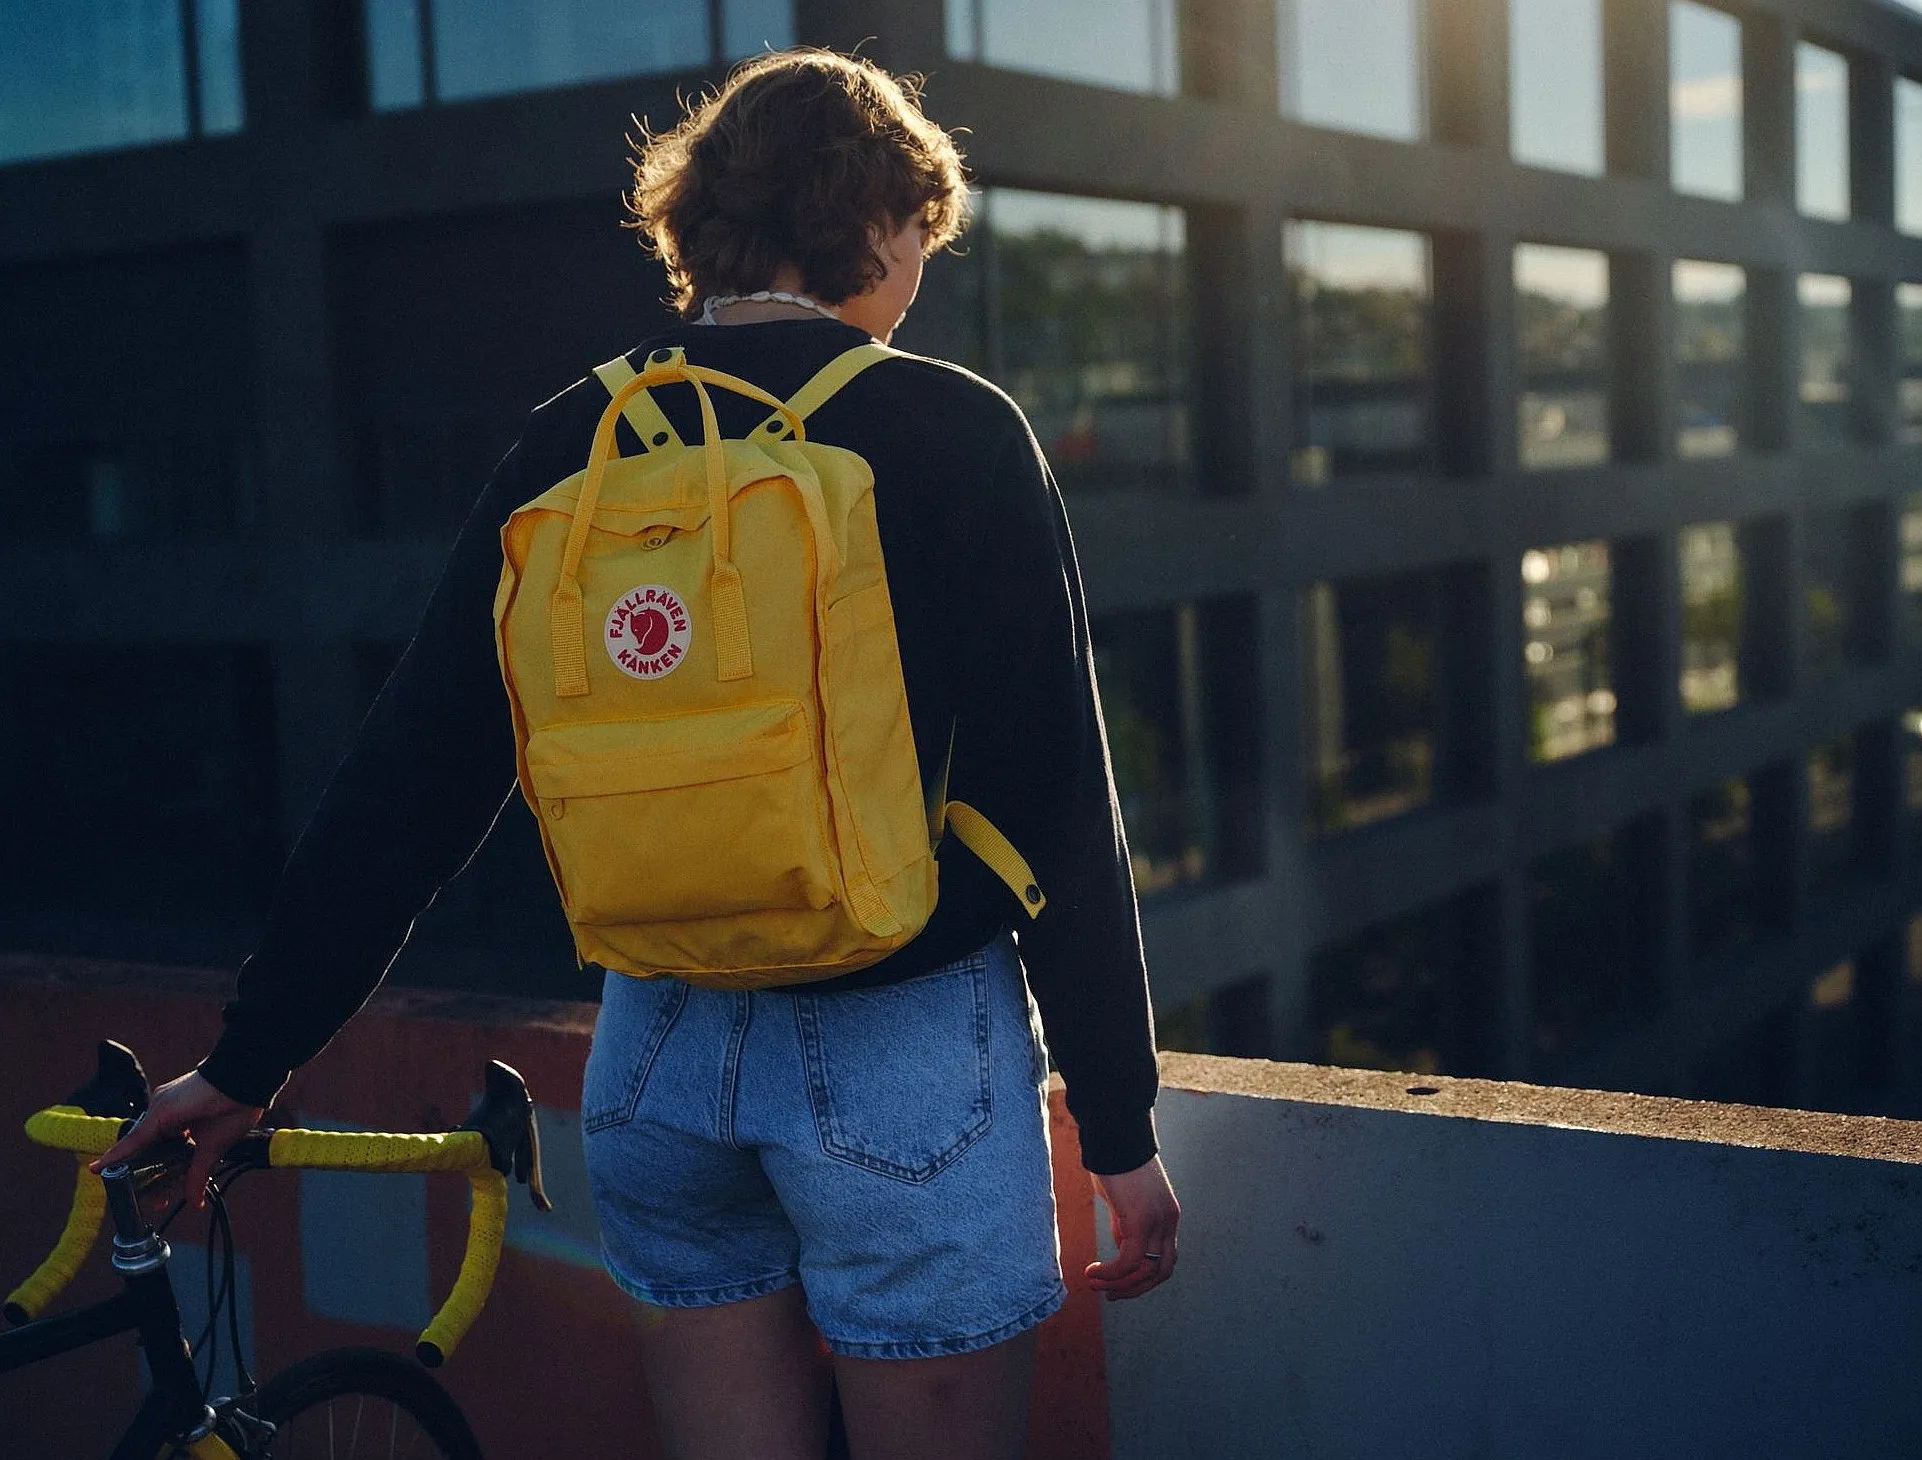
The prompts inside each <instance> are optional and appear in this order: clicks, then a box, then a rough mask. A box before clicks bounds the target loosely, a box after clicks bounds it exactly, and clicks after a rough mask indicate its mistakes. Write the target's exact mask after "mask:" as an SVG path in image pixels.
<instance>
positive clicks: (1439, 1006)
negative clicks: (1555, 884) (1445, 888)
mask: <svg viewBox="0 0 1922 1460" xmlns="http://www.w3.org/2000/svg"><path fill="white" fill-rule="evenodd" d="M1473 919H1474V897H1473V896H1472V895H1469V896H1464V897H1458V898H1454V899H1452V900H1450V901H1448V902H1443V903H1437V904H1435V905H1434V906H1432V907H1426V908H1423V909H1421V910H1420V911H1417V912H1413V913H1410V914H1408V915H1407V916H1406V917H1401V918H1396V919H1395V920H1394V921H1392V922H1387V923H1381V924H1378V925H1377V926H1375V927H1372V928H1369V929H1367V930H1366V931H1365V932H1362V933H1359V934H1357V935H1356V936H1355V937H1353V938H1350V939H1348V940H1347V941H1346V942H1343V943H1337V944H1334V945H1332V946H1330V947H1327V948H1323V949H1321V950H1320V951H1319V952H1317V953H1316V954H1315V955H1314V957H1313V958H1312V959H1311V960H1310V961H1309V965H1308V988H1309V993H1308V998H1309V1019H1310V1021H1311V1024H1312V1034H1313V1037H1314V1040H1315V1050H1314V1054H1313V1056H1312V1057H1313V1058H1314V1060H1315V1061H1316V1062H1317V1063H1321V1064H1331V1065H1347V1066H1350V1067H1357V1068H1362V1069H1374V1070H1406V1071H1408V1072H1409V1073H1410V1074H1420V1075H1437V1074H1443V1073H1448V1074H1462V1073H1464V1072H1466V1071H1468V1070H1470V1069H1472V1068H1474V1067H1475V1065H1476V1063H1477V1061H1478V1057H1479V1052H1478V1050H1477V1048H1476V1040H1477V1023H1478V1021H1477V1020H1476V1018H1475V1009H1474V990H1473V987H1472V983H1471V980H1472V979H1473V976H1474V970H1475V966H1476V963H1477V960H1476V959H1475V957H1474V956H1473V943H1472V939H1473V937H1474V929H1473Z"/></svg>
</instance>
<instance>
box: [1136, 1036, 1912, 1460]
mask: <svg viewBox="0 0 1922 1460" xmlns="http://www.w3.org/2000/svg"><path fill="white" fill-rule="evenodd" d="M1163 1076H1164V1082H1165V1088H1164V1093H1163V1095H1162V1099H1161V1104H1160V1108H1159V1109H1160V1128H1161V1134H1162V1139H1163V1143H1164V1146H1165V1148H1166V1153H1167V1162H1168V1166H1169V1168H1170V1170H1171V1172H1172V1174H1173V1176H1174V1180H1175V1183H1176V1189H1177V1190H1178V1192H1179V1193H1180V1196H1181V1198H1182V1202H1183V1207H1184V1220H1183V1236H1182V1244H1181V1250H1182V1256H1181V1266H1180V1270H1179V1273H1178V1276H1177V1278H1176V1280H1175V1281H1174V1282H1173V1283H1171V1284H1170V1285H1169V1286H1168V1287H1166V1288H1164V1289H1162V1290H1161V1291H1160V1292H1159V1293H1157V1294H1155V1295H1153V1296H1152V1297H1151V1298H1149V1299H1147V1300H1145V1301H1143V1302H1141V1303H1139V1304H1117V1305H1113V1306H1111V1307H1109V1308H1107V1309H1106V1310H1105V1312H1104V1323H1105V1328H1106V1338H1107V1349H1108V1374H1109V1384H1110V1402H1111V1414H1112V1420H1113V1425H1114V1455H1115V1457H1116V1460H1150V1457H1152V1460H1179V1457H1183V1456H1205V1457H1208V1460H1220V1457H1225V1456H1244V1455H1286V1456H1289V1457H1295V1460H1338V1457H1340V1460H1345V1457H1354V1460H1381V1457H1385V1456H1394V1455H1412V1454H1417V1453H1419V1454H1421V1455H1423V1456H1425V1457H1431V1460H1452V1457H1462V1460H1468V1457H1475V1460H1510V1457H1512V1460H1547V1457H1553V1460H1583V1457H1591V1456H1592V1457H1595V1460H1623V1457H1628V1456H1634V1457H1638V1460H1662V1457H1677V1460H1682V1457H1687V1460H1714V1457H1720V1456H1730V1457H1737V1456H1739V1457H1754V1456H1764V1455H1765V1456H1769V1457H1771V1460H1791V1457H1809V1460H1815V1457H1824V1460H1828V1457H1835V1456H1844V1455H1846V1456H1850V1457H1853V1460H1872V1457H1881V1456H1888V1457H1896V1456H1902V1457H1912V1456H1914V1455H1916V1454H1918V1453H1922V1383H1918V1380H1917V1376H1918V1374H1922V1169H1918V1165H1917V1163H1918V1162H1922V1125H1917V1124H1913V1123H1908V1122H1899V1121H1889V1120H1875V1119H1867V1118H1854V1117H1843V1116H1819V1115H1808V1114H1804V1113H1801V1112H1784V1111H1762V1110H1753V1109H1750V1108H1747V1107H1737V1106H1708V1105H1699V1104H1693V1103H1690V1102H1683V1101H1674V1100H1657V1099H1650V1098H1645V1097H1637V1096H1618V1095H1599V1094H1596V1093H1593V1092H1586V1091H1571V1090H1548V1089H1542V1088H1539V1087H1533V1086H1523V1085H1499V1084H1493V1083H1486V1082H1481V1081H1468V1080H1441V1079H1434V1078H1428V1077H1422V1078H1421V1079H1420V1081H1419V1084H1418V1085H1417V1088H1428V1089H1432V1090H1434V1091H1435V1093H1434V1094H1431V1095H1410V1094H1408V1093H1407V1091H1408V1088H1409V1086H1410V1084H1411V1082H1414V1081H1415V1080H1416V1078H1417V1077H1412V1076H1403V1075H1377V1074H1374V1073H1370V1072H1360V1071H1336V1070H1327V1069H1313V1068H1310V1067H1307V1066H1288V1065H1268V1064H1260V1063H1255V1062H1249V1061H1228V1060H1217V1059H1206V1058H1202V1057H1196V1056H1168V1057H1164V1070H1163ZM1571 1127H1572V1128H1571Z"/></svg>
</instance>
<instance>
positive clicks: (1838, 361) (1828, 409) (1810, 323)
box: [1796, 274, 1855, 447]
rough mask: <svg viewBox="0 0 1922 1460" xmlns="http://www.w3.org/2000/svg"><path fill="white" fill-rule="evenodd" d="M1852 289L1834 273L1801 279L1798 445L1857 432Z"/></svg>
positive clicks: (1835, 440)
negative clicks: (1853, 407) (1852, 401)
mask: <svg viewBox="0 0 1922 1460" xmlns="http://www.w3.org/2000/svg"><path fill="white" fill-rule="evenodd" d="M1852 292H1853V291H1852V290H1851V289H1850V287H1849V281H1848V280H1847V279H1844V278H1841V277H1839V276H1838V275H1835V274H1803V275H1801V276H1799V277H1798V278H1797V280H1796V293H1797V295H1798V297H1799V299H1800V301H1801V319H1802V379H1801V386H1800V390H1799V392H1798V402H1797V409H1796V444H1797V445H1798V446H1818V447H1819V446H1835V445H1839V444H1840V443H1842V442H1845V441H1847V440H1848V439H1849V438H1850V437H1851V436H1852V435H1854V434H1855V433H1854V427H1853V422H1852V420H1851V416H1850V406H1849V397H1850V393H1851V392H1850V380H1851V376H1852V374H1853V370H1854V361H1853V358H1852V357H1853V341H1852V340H1851V339H1850V337H1849V298H1850V295H1851V293H1852Z"/></svg>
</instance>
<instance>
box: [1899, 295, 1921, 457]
mask: <svg viewBox="0 0 1922 1460" xmlns="http://www.w3.org/2000/svg"><path fill="white" fill-rule="evenodd" d="M1895 313H1896V333H1897V337H1898V338H1897V341H1896V349H1897V355H1896V376H1897V380H1896V386H1897V393H1898V400H1897V403H1896V416H1897V419H1896V423H1895V439H1896V440H1897V441H1900V442H1901V443H1902V444H1903V445H1905V446H1915V445H1918V444H1922V284H1912V283H1907V282H1904V283H1899V284H1897V285H1896V286H1895Z"/></svg>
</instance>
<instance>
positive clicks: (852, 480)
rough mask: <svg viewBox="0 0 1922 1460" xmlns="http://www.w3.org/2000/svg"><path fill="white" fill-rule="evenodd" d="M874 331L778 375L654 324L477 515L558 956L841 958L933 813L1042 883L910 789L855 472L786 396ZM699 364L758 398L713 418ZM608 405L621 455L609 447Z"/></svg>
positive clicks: (669, 962) (816, 398) (868, 487)
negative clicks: (648, 339)
mask: <svg viewBox="0 0 1922 1460" xmlns="http://www.w3.org/2000/svg"><path fill="white" fill-rule="evenodd" d="M893 353H894V352H893V351H891V350H889V349H887V348H886V347H885V346H883V345H880V344H872V343H870V344H866V345H860V346H856V347H855V348H854V349H852V350H849V351H847V352H846V353H845V354H843V355H841V356H839V357H838V358H836V359H835V360H832V361H830V362H829V363H828V364H827V365H826V366H824V367H823V368H822V369H821V371H820V372H819V373H818V374H816V375H815V377H814V378H813V379H812V380H811V381H809V382H808V384H807V385H805V386H803V387H802V389H801V390H800V391H799V392H798V393H797V394H796V395H795V396H794V398H793V399H792V400H791V401H788V402H785V403H784V402H782V401H780V400H778V399H776V398H775V397H774V396H772V395H769V394H768V393H767V392H765V391H763V390H761V389H760V388H759V387H758V386H755V385H752V384H750V383H749V382H747V381H744V380H741V379H738V378H736V377H734V376H730V375H725V374H722V373H721V372H719V371H714V370H708V369H705V368H703V367H701V366H697V365H690V364H689V363H688V362H687V360H686V358H685V355H684V352H683V351H681V350H679V349H673V350H657V351H655V352H654V353H653V354H652V355H650V356H649V357H648V359H647V362H646V367H645V369H644V370H643V371H642V372H641V373H640V374H638V375H636V374H634V372H633V371H632V369H631V368H630V367H629V366H628V365H627V363H626V361H625V360H614V361H610V362H609V363H608V364H607V365H604V366H602V367H601V368H600V369H599V370H598V371H597V372H596V374H597V375H599V376H600V378H601V381H602V383H603V384H605V385H606V386H607V387H608V389H609V390H610V391H611V392H612V394H613V398H612V400H611V401H610V402H609V404H608V406H607V409H606V410H605V411H604V412H603V413H602V416H601V421H600V426H599V428H598V429H597V430H596V431H595V433H594V444H593V446H592V448H591V449H590V451H589V453H588V459H587V465H586V467H585V468H584V469H583V470H582V471H580V472H577V473H576V474H575V475H573V476H570V477H568V478H567V479H566V480H565V481H562V482H559V483H557V484H556V485H555V486H553V487H552V488H550V489H549V490H548V491H546V492H543V493H542V494H541V495H540V496H538V497H536V498H535V499H534V500H533V501H531V502H529V503H527V504H526V505H525V506H523V507H521V508H519V509H518V510H516V511H515V512H514V514H513V515H512V516H511V517H509V518H508V521H507V524H506V526H504V527H503V528H502V529H501V546H502V551H503V558H504V562H503V565H502V569H501V581H500V588H499V590H498V592H497V593H496V595H495V599H494V634H495V644H496V647H497V649H498V651H499V654H500V663H501V675H502V678H503V679H504V680H505V681H506V684H507V695H508V700H509V702H510V705H511V707H512V710H513V717H514V738H515V745H516V748H517V752H518V765H519V776H520V786H521V791H522V794H523V795H525V796H526V798H527V802H528V804H529V806H531V807H532V808H533V811H534V815H535V817H536V818H537V819H538V820H539V822H540V827H541V840H542V843H543V845H544V846H545V848H546V851H547V861H548V866H549V867H550V869H551V870H552V871H553V874H554V881H555V885H556V886H557V887H558V888H559V889H560V894H561V902H562V905H563V907H564V908H565V909H566V913H567V920H568V924H569V926H570V927H571V928H572V929H573V932H574V941H575V946H576V948H577V950H578V951H579V953H580V956H581V958H582V959H583V960H585V961H588V962H593V963H598V964H601V965H602V966H604V967H607V968H612V969H616V970H619V971H621V972H623V973H631V974H638V975H641V976H653V975H659V974H672V975H674V976H675V977H678V978H683V979H686V980H687V981H688V982H690V983H696V984H702V985H706V986H709V987H718V988H758V987H764V986H769V985H774V984H786V983H800V982H806V981H809V980H812V979H820V978H831V977H833V976H835V975H836V974H840V973H846V972H849V971H851V970H853V969H857V968H863V967H866V966H867V965H869V964H871V963H875V962H878V961H879V960H880V959H882V958H884V957H886V956H887V955H888V954H889V953H892V952H893V951H895V950H896V949H898V948H900V947H901V946H902V945H904V944H905V943H907V942H908V941H909V940H910V939H912V938H913V937H914V935H915V934H916V933H918V932H919V931H920V930H921V928H922V927H923V926H924V925H925V924H926V922H927V920H928V917H929V915H930V914H931V913H932V912H933V911H934V904H935V898H936V894H937V887H936V868H935V861H934V854H933V848H934V844H935V843H936V842H938V841H939V840H940V838H941V834H942V831H943V830H944V828H945V827H946V826H948V825H950V824H951V825H952V826H953V828H954V831H955V833H956V835H958V836H959V837H960V838H961V839H962V841H963V842H964V843H966V844H967V845H968V846H969V847H970V848H972V849H973V850H974V851H975V852H976V854H977V855H979V856H980V857H981V858H982V860H983V861H985V862H986V863H987V864H988V865H989V866H990V867H992V868H993V869H994V871H995V872H996V873H997V874H998V875H999V876H1000V877H1001V878H1002V880H1003V881H1005V882H1006V883H1007V884H1008V885H1009V886H1010V888H1012V889H1013V891H1014V893H1015V895H1016V897H1018V898H1019V899H1021V902H1022V905H1023V906H1024V907H1025V908H1026V909H1027V910H1028V912H1029V914H1030V916H1033V915H1037V914H1039V912H1040V911H1041V908H1042V906H1043V905H1044V900H1043V898H1042V896H1041V892H1040V889H1039V888H1038V887H1036V886H1035V883H1034V877H1033V874H1032V872H1031V871H1030V870H1029V868H1028V865H1027V863H1026V862H1024V861H1023V860H1022V859H1021V857H1020V855H1019V854H1018V853H1017V852H1016V851H1015V850H1014V848H1013V847H1011V846H1010V845H1009V844H1008V842H1007V840H1006V839H1005V838H1004V837H1002V836H1001V834H1000V833H999V832H998V831H996V830H995V829H994V828H993V826H991V825H990V824H989V823H988V821H987V820H986V818H984V817H982V816H981V815H980V813H979V812H977V811H974V810H973V809H972V808H971V807H967V806H964V805H962V804H961V803H959V802H950V801H947V800H946V798H945V790H946V788H945V786H944V785H943V786H936V787H932V788H929V790H928V792H927V793H924V790H923V787H922V785H921V775H920V767H919V763H918V761H917V760H916V757H915V746H914V734H913V730H912V728H911V726H910V724H909V720H908V704H907V691H906V689H905V687H904V685H903V682H902V677H901V658H900V649H899V646H898V644H897V643H896V640H895V632H894V610H893V607H892V605H891V603H890V600H889V597H888V584H887V577H886V574H885V572H884V571H883V566H882V561H881V541H880V536H879V533H878V531H877V529H876V526H875V513H874V474H873V472H872V471H871V470H870V469H869V467H868V464H867V463H866V462H865V461H864V460H862V458H861V457H860V456H859V455H857V454H856V453H854V452H852V451H849V450H846V449H844V448H841V447H836V446H826V445H822V444H820V443H817V442H812V441H808V440H807V439H806V425H805V422H806V418H807V417H808V415H810V414H811V413H812V412H813V411H814V410H815V409H816V408H817V407H819V406H820V405H821V403H822V402H823V401H825V400H827V399H828V398H829V397H830V396H832V395H833V394H834V392H835V391H837V390H839V389H840V388H841V387H842V386H843V385H845V384H846V383H847V382H848V381H849V380H851V379H853V378H854V376H856V375H857V374H859V373H860V372H861V371H862V370H864V369H866V368H867V367H868V366H870V365H872V364H874V363H876V362H877V361H880V360H883V359H886V358H887V357H889V356H890V355H892V354H893ZM674 381H687V382H688V383H690V384H691V385H692V386H693V388H694V392H695V395H696V397H697V398H698V401H699V405H700V410H701V425H702V440H701V441H700V442H699V443H697V444H691V445H690V444H684V443H683V442H682V441H681V440H680V438H679V436H678V435H677V434H676V433H675V431H674V428H673V427H672V426H671V425H670V424H669V422H668V420H667V418H666V416H665V415H663V414H662V413H661V410H660V407H659V406H658V405H657V404H656V403H655V402H654V400H653V398H652V397H651V396H650V395H649V394H648V393H647V392H648V389H649V387H651V386H657V385H663V384H667V383H670V382H674ZM709 386H714V387H718V388H722V389H726V390H729V391H732V392H734V393H736V394H739V395H744V396H748V397H750V398H752V399H754V400H757V401H759V402H761V403H762V404H763V405H766V406H769V407H771V408H772V412H773V414H771V415H770V416H769V417H768V418H767V419H766V420H765V421H763V422H762V423H761V424H760V425H759V426H757V427H756V428H755V429H754V430H753V431H752V432H751V433H750V434H749V435H748V436H747V437H746V438H744V439H740V440H726V439H723V438H722V436H721V435H720V431H719V428H718V426H717V423H716V419H715V414H714V405H713V401H712V400H711V398H710V397H709V395H708V387H709ZM623 415H625V416H626V418H627V420H628V422H629V424H630V425H632V426H633V427H634V428H635V430H636V431H637V432H638V433H639V435H640V439H641V441H642V443H643V446H644V448H645V449H644V450H643V452H642V453H641V454H640V455H637V456H630V457H617V456H616V455H615V454H614V453H615V443H614V427H615V423H616V421H617V419H619V418H620V417H621V416H623ZM944 779H945V776H944Z"/></svg>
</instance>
